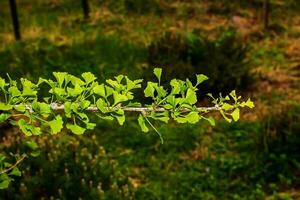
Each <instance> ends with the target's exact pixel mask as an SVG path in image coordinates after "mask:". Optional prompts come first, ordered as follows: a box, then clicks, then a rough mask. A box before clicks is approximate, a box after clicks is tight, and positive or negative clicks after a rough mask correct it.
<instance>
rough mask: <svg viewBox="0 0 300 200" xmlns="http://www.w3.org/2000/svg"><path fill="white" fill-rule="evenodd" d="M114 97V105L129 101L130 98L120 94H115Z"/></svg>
mask: <svg viewBox="0 0 300 200" xmlns="http://www.w3.org/2000/svg"><path fill="white" fill-rule="evenodd" d="M113 97H114V105H116V104H118V103H120V102H123V101H127V100H128V97H127V96H126V95H124V94H120V93H118V92H114V93H113Z"/></svg>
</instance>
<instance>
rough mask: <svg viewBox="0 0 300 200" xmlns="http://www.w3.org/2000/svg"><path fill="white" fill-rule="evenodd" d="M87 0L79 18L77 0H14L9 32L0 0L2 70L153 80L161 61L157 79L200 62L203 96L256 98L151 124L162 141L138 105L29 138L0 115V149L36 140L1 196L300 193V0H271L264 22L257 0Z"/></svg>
mask: <svg viewBox="0 0 300 200" xmlns="http://www.w3.org/2000/svg"><path fill="white" fill-rule="evenodd" d="M88 2H89V7H90V12H89V18H88V19H84V17H83V10H82V4H81V1H71V0H22V1H21V0H16V3H17V8H18V14H19V21H20V32H21V36H22V39H21V40H20V41H15V39H14V35H13V28H12V21H11V16H10V9H9V1H8V0H0V66H1V67H0V76H1V77H5V76H6V73H9V74H10V76H11V77H12V78H15V79H18V78H20V77H27V78H29V79H30V80H33V81H36V80H37V79H38V78H39V77H52V72H54V71H67V72H69V73H72V74H74V75H80V74H81V73H83V72H87V71H89V72H92V73H94V74H95V75H96V76H97V77H98V78H99V80H100V81H103V80H105V79H107V78H110V77H112V76H115V75H118V74H124V75H128V76H129V77H130V78H132V79H134V78H144V79H146V80H151V79H153V75H152V70H153V68H154V67H161V68H163V70H164V74H163V84H167V83H168V81H169V80H170V79H172V78H181V79H185V78H188V77H190V78H192V77H194V75H195V74H196V73H203V74H206V75H207V76H209V77H210V80H209V81H207V83H206V84H204V85H203V87H202V88H201V90H200V95H201V96H203V94H205V93H208V92H212V93H215V94H218V93H219V92H222V93H227V92H229V91H231V90H232V89H236V90H237V91H238V92H239V94H241V95H242V96H244V97H251V98H252V100H253V101H254V102H255V105H256V107H255V109H253V110H251V111H249V110H245V111H243V113H242V119H241V120H240V121H239V122H236V123H232V124H228V123H226V122H224V121H223V120H218V121H217V125H216V126H215V127H211V126H209V125H208V124H207V123H205V122H203V123H199V124H196V125H193V126H192V125H178V124H173V123H170V124H168V125H159V124H156V126H157V127H158V129H159V131H160V132H161V133H162V135H163V137H164V140H165V144H163V145H162V144H161V143H160V140H159V138H158V137H157V135H156V134H155V133H154V132H150V133H149V134H144V133H142V132H141V131H140V129H139V127H138V125H137V121H136V116H134V115H133V116H129V118H128V121H127V123H126V124H125V126H123V127H119V126H118V125H117V124H116V123H114V122H103V121H98V122H97V128H96V129H95V130H93V131H90V132H88V133H87V134H85V135H84V136H80V137H78V136H74V135H72V134H70V133H67V132H63V133H61V134H60V135H59V136H47V135H44V136H39V137H36V138H26V137H24V136H23V135H22V134H21V133H20V132H19V130H17V129H15V128H13V127H10V126H1V127H0V128H1V129H0V133H1V144H0V148H1V151H2V152H7V153H8V152H14V153H18V152H20V151H22V149H24V142H26V141H27V140H29V139H34V140H36V141H37V143H38V145H39V147H40V150H41V154H40V156H38V157H36V158H30V159H26V160H25V161H24V162H23V163H22V164H21V166H20V168H21V170H22V173H23V175H22V177H20V178H17V179H16V180H15V181H14V182H13V183H12V184H11V185H10V187H9V188H8V189H7V190H1V191H0V198H1V199H6V200H9V199H22V200H23V199H62V200H63V199H109V200H110V199H149V200H150V199H151V200H152V199H153V200H154V199H155V200H160V199H170V200H173V199H184V200H185V199H191V200H192V199H205V200H206V199H209V200H211V199H212V200H214V199H253V200H256V199H270V200H271V199H300V154H299V152H300V151H299V150H300V135H299V132H300V103H299V99H300V90H299V86H300V84H299V76H300V15H299V10H300V5H299V2H298V1H297V0H270V2H269V4H270V5H269V6H270V13H269V17H268V18H269V24H268V26H267V27H264V23H263V22H264V18H263V16H264V15H263V13H264V9H263V3H264V1H263V0H251V1H250V0H249V1H246V0H232V1H228V0H227V1H226V0H89V1H88ZM139 98H141V97H139ZM201 99H202V100H201V101H200V102H199V104H202V103H205V102H206V100H205V99H204V98H201ZM216 117H217V118H218V116H216ZM297 134H298V135H297Z"/></svg>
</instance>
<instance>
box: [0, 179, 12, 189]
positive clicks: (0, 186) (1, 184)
mask: <svg viewBox="0 0 300 200" xmlns="http://www.w3.org/2000/svg"><path fill="white" fill-rule="evenodd" d="M11 180H12V179H11V178H8V179H4V180H1V181H0V189H1V190H3V189H6V188H8V186H9V184H10V182H11Z"/></svg>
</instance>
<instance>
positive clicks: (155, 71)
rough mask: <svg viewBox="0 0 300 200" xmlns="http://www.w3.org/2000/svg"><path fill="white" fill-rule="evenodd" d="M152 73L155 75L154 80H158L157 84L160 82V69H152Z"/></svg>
mask: <svg viewBox="0 0 300 200" xmlns="http://www.w3.org/2000/svg"><path fill="white" fill-rule="evenodd" d="M153 73H154V74H155V76H156V78H157V79H158V82H160V79H161V73H162V69H161V68H154V70H153Z"/></svg>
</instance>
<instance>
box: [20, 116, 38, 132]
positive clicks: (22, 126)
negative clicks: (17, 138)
mask: <svg viewBox="0 0 300 200" xmlns="http://www.w3.org/2000/svg"><path fill="white" fill-rule="evenodd" d="M18 126H19V128H20V129H21V131H22V132H23V133H24V134H25V135H26V136H31V135H40V134H41V128H40V127H35V126H32V125H30V124H28V123H27V122H26V121H25V120H24V119H20V120H19V121H18Z"/></svg>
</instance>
